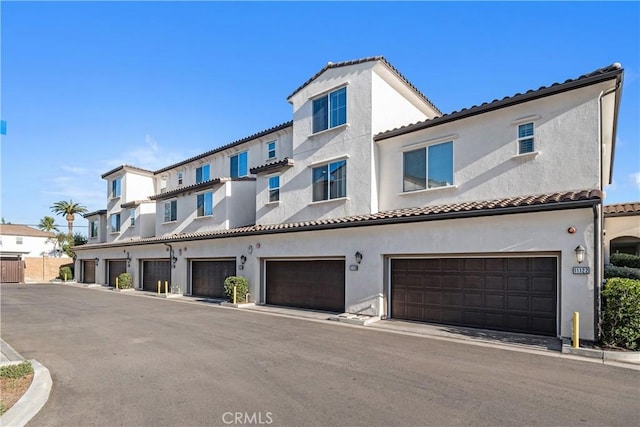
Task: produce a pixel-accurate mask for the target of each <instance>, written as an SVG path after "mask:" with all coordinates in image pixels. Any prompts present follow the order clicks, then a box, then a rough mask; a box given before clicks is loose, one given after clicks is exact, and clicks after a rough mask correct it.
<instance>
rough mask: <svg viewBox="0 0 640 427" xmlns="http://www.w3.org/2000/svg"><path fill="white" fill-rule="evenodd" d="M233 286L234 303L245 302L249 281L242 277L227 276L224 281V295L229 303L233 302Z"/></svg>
mask: <svg viewBox="0 0 640 427" xmlns="http://www.w3.org/2000/svg"><path fill="white" fill-rule="evenodd" d="M234 286H235V287H236V302H237V303H241V302H245V301H246V300H247V294H248V293H249V281H248V280H247V279H246V278H244V277H242V276H229V277H227V278H226V279H224V293H225V294H226V295H227V298H228V299H229V301H231V302H233V287H234Z"/></svg>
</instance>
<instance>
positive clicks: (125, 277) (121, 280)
mask: <svg viewBox="0 0 640 427" xmlns="http://www.w3.org/2000/svg"><path fill="white" fill-rule="evenodd" d="M132 284H133V277H131V275H130V274H129V273H122V274H120V275H119V276H118V288H120V289H129V288H130V287H131V285H132Z"/></svg>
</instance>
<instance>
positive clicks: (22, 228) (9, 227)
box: [0, 224, 55, 237]
mask: <svg viewBox="0 0 640 427" xmlns="http://www.w3.org/2000/svg"><path fill="white" fill-rule="evenodd" d="M0 236H24V237H53V236H55V233H53V232H51V231H43V230H38V229H37V228H33V227H29V226H28V225H24V224H0Z"/></svg>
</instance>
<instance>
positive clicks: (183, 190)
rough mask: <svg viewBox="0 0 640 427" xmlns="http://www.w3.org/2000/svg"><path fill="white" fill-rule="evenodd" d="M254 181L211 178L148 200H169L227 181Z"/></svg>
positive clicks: (156, 195)
mask: <svg viewBox="0 0 640 427" xmlns="http://www.w3.org/2000/svg"><path fill="white" fill-rule="evenodd" d="M255 180H256V179H255V178H253V177H250V176H244V177H242V178H226V177H221V178H213V179H210V180H209V181H205V182H200V183H198V184H191V185H187V186H186V187H181V188H176V189H175V190H171V191H167V192H166V193H160V194H155V195H153V196H150V197H149V200H163V199H169V198H171V197H173V196H176V195H178V194H182V193H186V192H188V191H195V190H200V189H203V188H209V187H212V186H214V185H216V184H222V183H225V182H227V181H255Z"/></svg>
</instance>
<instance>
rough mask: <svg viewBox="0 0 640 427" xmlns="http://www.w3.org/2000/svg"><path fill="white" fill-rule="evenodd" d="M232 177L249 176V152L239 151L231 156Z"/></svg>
mask: <svg viewBox="0 0 640 427" xmlns="http://www.w3.org/2000/svg"><path fill="white" fill-rule="evenodd" d="M229 160H230V169H231V178H239V177H241V176H247V174H248V172H249V162H248V155H247V152H246V151H245V152H242V153H238V154H236V155H235V156H231V157H230V159H229Z"/></svg>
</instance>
